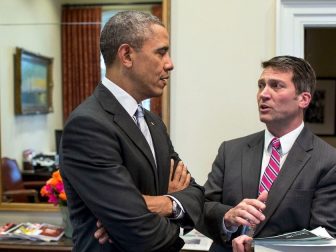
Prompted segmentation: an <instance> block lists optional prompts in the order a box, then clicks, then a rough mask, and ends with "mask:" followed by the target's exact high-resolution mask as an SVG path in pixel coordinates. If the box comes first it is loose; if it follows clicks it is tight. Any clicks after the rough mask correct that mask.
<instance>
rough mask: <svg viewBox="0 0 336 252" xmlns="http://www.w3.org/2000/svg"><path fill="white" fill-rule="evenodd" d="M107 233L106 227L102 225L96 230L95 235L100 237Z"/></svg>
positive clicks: (97, 237)
mask: <svg viewBox="0 0 336 252" xmlns="http://www.w3.org/2000/svg"><path fill="white" fill-rule="evenodd" d="M105 233H106V231H105V228H104V227H100V228H98V229H97V230H96V232H95V233H94V237H95V238H96V239H100V238H101V237H103V236H104V234H105Z"/></svg>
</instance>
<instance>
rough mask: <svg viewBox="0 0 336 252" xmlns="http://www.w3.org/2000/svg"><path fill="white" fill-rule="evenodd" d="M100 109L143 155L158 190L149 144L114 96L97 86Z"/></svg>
mask: <svg viewBox="0 0 336 252" xmlns="http://www.w3.org/2000/svg"><path fill="white" fill-rule="evenodd" d="M94 95H95V96H96V97H97V99H98V100H99V102H100V103H101V105H102V107H103V108H104V109H105V110H106V111H107V112H109V113H111V114H113V115H114V117H113V120H114V122H115V123H116V125H118V126H119V127H120V129H121V130H122V131H123V132H124V133H125V134H126V135H127V136H128V137H129V138H130V139H131V140H132V142H133V143H134V145H135V146H137V147H138V148H139V150H140V151H141V152H142V153H143V154H144V156H145V157H146V158H147V160H148V161H149V163H150V164H151V168H152V170H153V174H154V175H155V187H156V190H157V189H158V185H157V184H158V180H157V173H156V165H155V161H154V157H153V154H152V152H151V150H150V147H149V144H148V143H147V141H146V139H145V137H144V136H143V134H142V133H141V131H140V130H139V128H138V127H137V125H136V124H135V123H134V121H133V120H132V118H131V117H130V116H129V114H128V113H127V111H126V110H125V109H124V108H123V107H122V106H121V104H120V103H119V102H118V100H117V99H116V98H115V97H114V95H113V94H112V93H111V92H110V91H109V90H107V88H106V87H105V86H104V85H102V84H99V85H98V86H97V88H96V90H95V92H94Z"/></svg>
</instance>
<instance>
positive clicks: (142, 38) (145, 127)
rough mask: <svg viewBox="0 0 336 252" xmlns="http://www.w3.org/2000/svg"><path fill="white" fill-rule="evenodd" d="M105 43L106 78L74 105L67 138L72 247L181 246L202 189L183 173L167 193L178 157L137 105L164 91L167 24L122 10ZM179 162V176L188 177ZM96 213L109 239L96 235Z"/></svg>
mask: <svg viewBox="0 0 336 252" xmlns="http://www.w3.org/2000/svg"><path fill="white" fill-rule="evenodd" d="M100 45H101V52H102V55H103V57H104V61H105V65H106V68H107V69H106V77H105V78H104V79H103V80H102V83H100V84H98V86H97V87H96V89H95V91H94V93H93V95H92V96H90V97H89V98H88V99H87V100H85V101H84V102H83V103H82V104H81V105H79V106H78V107H77V108H76V109H75V110H74V111H73V113H72V114H71V116H70V117H69V119H68V121H67V122H66V124H65V127H64V131H63V137H62V145H61V148H62V150H61V155H60V162H61V164H60V167H61V174H62V177H63V180H64V186H65V191H66V194H67V198H68V207H69V209H70V218H71V222H72V225H73V229H74V231H73V244H74V251H78V252H85V251H89V252H92V251H179V250H180V249H181V247H182V246H183V241H182V240H181V239H180V238H179V236H178V235H179V228H180V227H181V226H182V227H184V226H187V227H193V226H194V224H195V223H196V222H197V221H198V219H199V217H200V215H201V211H202V208H203V203H204V202H203V197H204V195H203V188H202V187H201V186H199V185H197V184H196V183H195V181H194V180H193V179H191V180H190V183H189V180H188V179H186V180H185V181H186V183H185V185H184V186H183V188H184V189H183V190H172V191H173V192H168V184H169V178H170V170H171V169H172V166H173V164H172V163H171V159H174V160H176V161H178V160H179V158H178V155H177V153H176V152H175V151H174V148H173V146H172V144H171V141H170V139H169V136H168V134H167V132H166V127H165V125H164V124H163V122H162V121H161V119H160V118H159V117H158V116H156V115H154V114H152V113H151V112H149V111H147V110H144V109H143V108H142V107H141V105H140V103H141V101H143V100H145V99H148V98H151V97H156V96H160V95H161V94H162V92H163V88H164V87H165V86H166V84H167V81H168V78H169V72H170V71H171V70H172V69H173V63H172V61H171V59H170V56H169V54H168V49H169V36H168V33H167V30H166V28H165V27H164V26H163V24H162V23H161V22H160V21H159V20H158V19H157V18H156V17H154V16H152V15H149V14H144V13H141V12H135V11H126V12H120V13H118V14H116V15H115V16H114V17H112V18H111V19H110V20H109V21H108V23H107V24H106V25H105V27H104V28H103V30H102V33H101V39H100ZM181 166H183V165H181V163H179V171H180V173H179V177H184V178H188V176H189V175H187V170H186V168H185V167H182V168H181ZM170 168H171V169H170ZM171 176H172V177H174V179H175V177H176V174H175V175H174V174H173V175H171ZM177 180H179V178H177ZM177 184H178V183H177ZM179 188H181V187H178V188H177V189H179ZM97 220H99V221H100V222H101V223H102V225H103V226H104V227H105V229H106V230H107V232H108V235H109V237H110V238H111V239H112V243H108V242H107V243H104V244H99V241H98V240H97V239H96V238H95V237H94V232H95V231H96V222H97Z"/></svg>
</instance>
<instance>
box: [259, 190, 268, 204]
mask: <svg viewBox="0 0 336 252" xmlns="http://www.w3.org/2000/svg"><path fill="white" fill-rule="evenodd" d="M267 197H268V192H267V191H263V192H262V193H260V195H259V197H258V199H257V200H259V201H261V202H263V203H265V202H266V200H267Z"/></svg>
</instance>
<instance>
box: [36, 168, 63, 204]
mask: <svg viewBox="0 0 336 252" xmlns="http://www.w3.org/2000/svg"><path fill="white" fill-rule="evenodd" d="M40 193H41V195H42V196H43V197H48V202H50V203H53V204H54V205H58V204H60V205H63V206H66V205H67V202H66V201H67V197H66V194H65V191H64V185H63V180H62V177H61V174H60V172H59V170H57V171H55V172H54V173H53V174H52V177H51V178H50V179H48V181H47V182H46V185H45V186H43V187H42V188H41V191H40Z"/></svg>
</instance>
